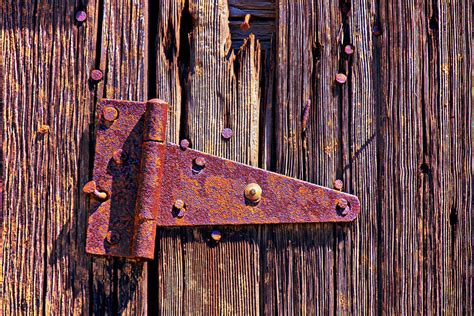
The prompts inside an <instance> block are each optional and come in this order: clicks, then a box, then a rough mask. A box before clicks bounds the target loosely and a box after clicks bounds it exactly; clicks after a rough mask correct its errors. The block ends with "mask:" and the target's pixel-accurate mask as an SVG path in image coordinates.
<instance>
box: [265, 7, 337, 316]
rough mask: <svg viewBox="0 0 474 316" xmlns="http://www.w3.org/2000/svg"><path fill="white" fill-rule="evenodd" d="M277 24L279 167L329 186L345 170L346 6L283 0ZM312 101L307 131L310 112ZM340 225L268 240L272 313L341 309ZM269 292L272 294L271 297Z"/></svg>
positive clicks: (279, 231) (294, 229)
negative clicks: (342, 45)
mask: <svg viewBox="0 0 474 316" xmlns="http://www.w3.org/2000/svg"><path fill="white" fill-rule="evenodd" d="M277 16H278V18H277V23H276V32H277V39H276V46H277V48H276V50H277V51H276V54H277V57H276V104H275V113H276V121H275V134H276V143H275V145H276V157H275V158H274V159H276V170H277V172H280V173H284V174H287V175H290V176H294V177H298V178H302V179H305V180H308V181H312V182H315V183H318V184H322V185H325V186H331V185H332V182H333V180H335V179H336V177H337V176H338V173H339V175H340V173H341V169H342V168H341V165H342V155H341V134H340V122H341V109H340V108H341V106H340V104H341V102H342V98H341V90H340V87H339V86H337V85H336V84H335V82H334V77H335V75H336V74H337V72H338V65H339V60H338V58H337V52H338V47H339V46H338V39H339V36H340V29H341V26H342V21H341V16H340V13H339V9H338V3H335V2H330V1H329V2H324V1H323V2H322V3H320V2H312V1H296V2H295V1H279V2H278V3H277ZM308 99H310V100H311V108H310V116H309V120H308V124H307V130H306V131H305V132H304V131H303V130H302V116H303V111H304V107H305V104H306V102H307V100H308ZM334 229H335V226H334V225H329V224H321V225H279V226H276V227H274V228H273V229H272V230H270V229H268V230H266V231H267V232H269V234H268V235H267V236H265V237H264V239H271V240H272V242H268V243H267V244H266V248H265V251H266V259H265V260H266V262H267V263H268V266H267V267H266V269H265V277H264V279H265V280H270V281H269V282H266V287H265V293H264V295H265V298H264V300H263V303H264V304H266V305H267V306H266V307H265V312H267V313H276V314H299V313H307V314H314V313H317V312H319V313H328V314H332V313H335V310H336V308H335V304H336V301H335V278H334V277H335V273H336V271H335V269H336V265H335V259H336V258H335V256H334V253H335V248H334V246H335V238H334ZM267 296H268V299H267Z"/></svg>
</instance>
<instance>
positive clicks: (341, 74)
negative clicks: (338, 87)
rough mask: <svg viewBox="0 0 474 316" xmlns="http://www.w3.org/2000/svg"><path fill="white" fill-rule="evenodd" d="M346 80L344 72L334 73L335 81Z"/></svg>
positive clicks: (343, 81) (342, 81) (344, 81)
mask: <svg viewBox="0 0 474 316" xmlns="http://www.w3.org/2000/svg"><path fill="white" fill-rule="evenodd" d="M346 81H347V76H346V75H345V74H343V73H338V74H337V75H336V82H338V83H340V84H343V83H346Z"/></svg>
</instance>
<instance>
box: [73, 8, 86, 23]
mask: <svg viewBox="0 0 474 316" xmlns="http://www.w3.org/2000/svg"><path fill="white" fill-rule="evenodd" d="M74 17H75V18H76V21H77V22H84V21H85V20H86V19H87V13H86V11H83V10H78V11H76V14H75V15H74Z"/></svg>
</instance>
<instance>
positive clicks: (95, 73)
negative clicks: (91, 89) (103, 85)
mask: <svg viewBox="0 0 474 316" xmlns="http://www.w3.org/2000/svg"><path fill="white" fill-rule="evenodd" d="M102 76H103V74H102V71H100V70H99V69H94V70H92V71H91V79H92V80H93V81H95V82H99V81H101V80H102Z"/></svg>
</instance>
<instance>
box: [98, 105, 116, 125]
mask: <svg viewBox="0 0 474 316" xmlns="http://www.w3.org/2000/svg"><path fill="white" fill-rule="evenodd" d="M118 114H119V113H118V111H117V109H116V108H114V107H113V106H106V107H104V109H103V110H102V115H103V117H104V120H106V121H108V122H113V121H115V120H116V119H117V117H118Z"/></svg>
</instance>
